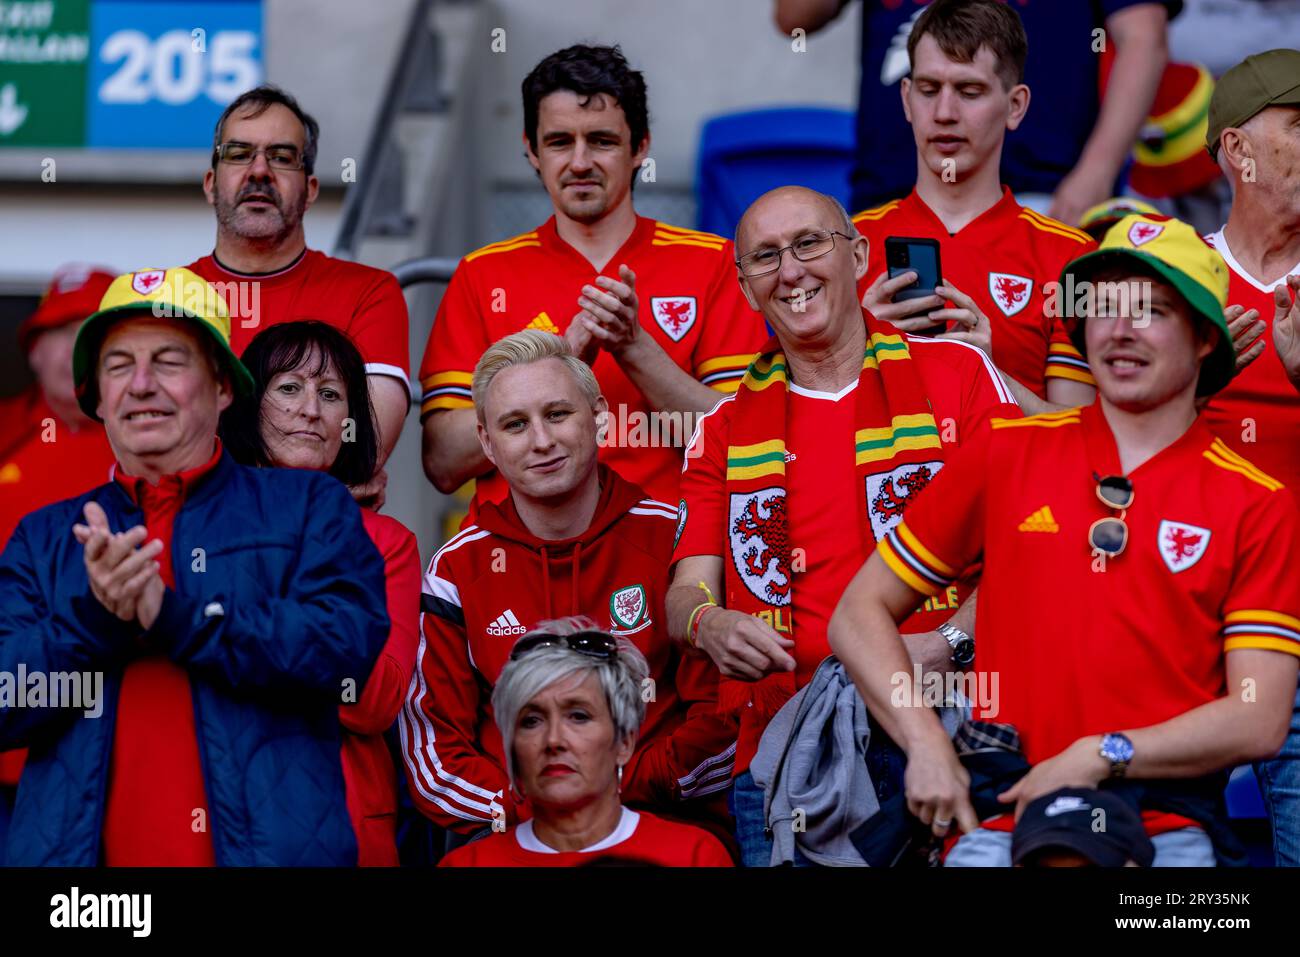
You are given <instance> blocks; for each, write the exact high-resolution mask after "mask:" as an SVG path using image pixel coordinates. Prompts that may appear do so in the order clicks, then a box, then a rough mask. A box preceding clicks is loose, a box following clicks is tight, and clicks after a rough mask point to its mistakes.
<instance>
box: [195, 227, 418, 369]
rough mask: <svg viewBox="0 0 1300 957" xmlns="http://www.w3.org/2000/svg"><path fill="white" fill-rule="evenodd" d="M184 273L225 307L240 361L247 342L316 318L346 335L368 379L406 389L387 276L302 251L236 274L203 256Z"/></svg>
mask: <svg viewBox="0 0 1300 957" xmlns="http://www.w3.org/2000/svg"><path fill="white" fill-rule="evenodd" d="M188 268H189V269H191V270H193V271H194V272H196V273H197V274H198V275H200V276H202V277H203V278H204V279H206V280H207V281H208V282H210V283H212V284H213V285H215V286H216V287H217V289H218V290H220V292H221V293H222V295H223V297H224V298H225V300H226V305H227V306H228V307H229V308H230V316H231V319H230V340H231V341H230V346H231V348H232V349H234V350H235V354H236V355H243V352H244V350H245V349H246V348H247V347H248V344H249V343H250V342H251V341H252V340H253V337H254V336H255V335H257V334H258V333H259V332H261V331H262V330H263V329H265V328H266V327H267V326H273V325H276V324H277V323H281V322H293V321H295V320H298V319H319V320H320V321H321V322H326V323H329V324H330V325H331V326H334V327H335V328H336V329H340V330H341V331H343V332H346V333H347V334H348V336H349V337H350V338H351V339H352V342H353V344H354V345H355V346H356V347H357V349H358V350H359V351H360V352H361V358H362V359H364V360H365V362H366V372H367V373H368V374H370V375H387V376H392V377H393V378H395V379H400V380H401V381H402V382H403V383H404V384H407V385H408V386H409V383H410V376H409V373H408V370H409V369H410V362H411V358H410V349H411V347H410V329H409V325H408V320H407V315H406V300H405V299H404V298H402V290H401V287H400V286H398V285H397V280H396V279H394V278H393V274H392V273H390V272H386V271H384V270H382V269H375V268H373V267H372V266H363V265H362V264H361V263H355V262H351V261H349V260H346V259H335V258H334V257H332V256H326V255H325V254H324V253H322V252H319V251H318V250H315V249H307V250H304V251H303V254H302V255H301V256H299V257H298V258H297V259H295V260H294V261H293V262H292V263H290V264H289V265H288V266H286V267H284V268H283V269H280V270H277V271H276V272H272V273H240V272H235V271H233V270H230V269H227V268H226V267H225V266H223V265H221V263H219V262H217V258H216V256H215V255H211V256H204V257H203V258H202V259H199V260H197V261H195V262H193V263H190V265H189V267H188Z"/></svg>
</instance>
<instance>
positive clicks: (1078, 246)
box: [853, 186, 1097, 399]
mask: <svg viewBox="0 0 1300 957" xmlns="http://www.w3.org/2000/svg"><path fill="white" fill-rule="evenodd" d="M853 222H854V224H856V225H857V227H858V232H860V233H862V235H863V236H866V237H867V239H868V240H869V241H870V244H871V249H870V252H869V254H868V255H869V259H868V264H867V272H866V275H864V276H863V277H862V279H861V281H860V282H859V284H858V293H859V295H861V294H863V293H865V292H866V291H867V287H868V286H869V285H871V283H872V281H873V280H875V278H876V276H878V275H880V273H882V272H884V271H885V268H886V267H885V238H886V237H888V236H900V237H908V238H914V239H936V240H938V241H939V268H940V271H941V273H942V278H943V280H944V281H945V282H947V283H950V284H952V285H953V286H956V287H957V288H958V289H960V290H961V291H962V292H964V293H965V294H966V295H968V296H970V297H971V298H972V299H974V300H975V302H976V303H977V304H978V305H979V307H980V309H981V310H983V312H984V314H985V315H986V316H988V317H989V322H990V323H991V324H992V327H993V361H994V363H995V364H996V365H997V367H998V368H999V369H1001V370H1002V371H1003V372H1005V373H1006V374H1007V375H1009V376H1011V378H1013V379H1016V380H1017V381H1019V382H1020V383H1021V384H1022V385H1024V386H1026V387H1027V388H1028V389H1029V390H1030V391H1032V392H1033V393H1034V394H1035V395H1037V396H1038V397H1039V398H1040V399H1045V398H1046V397H1047V380H1048V379H1051V378H1061V379H1071V380H1073V381H1075V382H1083V383H1086V384H1087V385H1094V384H1095V383H1094V382H1093V379H1092V373H1091V372H1089V371H1088V363H1087V362H1086V361H1085V360H1084V358H1083V356H1081V355H1079V351H1078V350H1077V349H1075V348H1074V346H1073V345H1072V344H1071V342H1070V337H1069V336H1068V335H1067V334H1066V331H1065V327H1064V326H1063V325H1062V323H1061V319H1060V317H1059V316H1057V317H1053V316H1049V315H1047V312H1048V311H1049V310H1048V309H1047V306H1046V304H1047V299H1046V294H1045V287H1046V286H1047V284H1048V283H1059V281H1060V278H1061V270H1062V268H1063V267H1064V266H1065V264H1066V263H1068V262H1069V261H1070V260H1072V259H1075V258H1077V257H1078V256H1082V255H1083V254H1084V253H1087V252H1091V251H1092V250H1094V249H1096V248H1097V244H1096V243H1095V242H1093V240H1092V238H1091V237H1089V236H1088V234H1087V233H1084V232H1081V231H1080V230H1077V229H1074V228H1072V227H1070V226H1067V225H1065V224H1064V223H1060V222H1057V221H1056V220H1054V219H1049V218H1048V217H1046V216H1043V215H1042V214H1040V213H1036V212H1034V211H1033V210H1032V209H1026V208H1024V207H1023V206H1021V205H1020V204H1019V203H1017V202H1016V200H1015V197H1014V196H1012V194H1011V190H1009V189H1007V188H1006V187H1005V186H1004V187H1003V188H1002V198H1001V199H1000V200H998V202H997V203H996V204H994V205H993V206H992V207H991V208H990V209H987V210H985V211H984V212H983V213H981V214H980V215H979V216H977V217H976V218H975V219H974V220H972V221H971V222H970V223H968V224H967V225H966V226H964V227H962V229H960V230H958V231H957V232H956V233H949V232H948V229H947V227H946V226H944V224H943V223H942V222H941V221H940V220H939V217H938V216H936V215H935V214H934V212H933V210H931V209H930V207H929V206H927V205H926V204H925V201H924V200H922V199H921V197H920V196H918V195H917V194H916V191H915V190H913V191H912V192H911V193H910V194H909V195H908V196H906V197H905V198H903V199H896V200H894V201H892V202H889V203H886V204H885V205H883V206H878V207H876V208H875V209H868V210H866V211H865V212H861V213H858V215H857V216H855V217H853ZM1061 301H1062V303H1063V302H1064V300H1061Z"/></svg>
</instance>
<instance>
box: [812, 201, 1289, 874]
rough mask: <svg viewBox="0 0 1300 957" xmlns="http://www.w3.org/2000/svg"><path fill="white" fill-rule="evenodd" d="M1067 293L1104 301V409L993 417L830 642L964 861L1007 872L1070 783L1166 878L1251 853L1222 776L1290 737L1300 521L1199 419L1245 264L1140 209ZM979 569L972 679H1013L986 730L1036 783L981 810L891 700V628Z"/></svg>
mask: <svg viewBox="0 0 1300 957" xmlns="http://www.w3.org/2000/svg"><path fill="white" fill-rule="evenodd" d="M1067 279H1070V280H1072V281H1073V282H1075V284H1076V286H1079V285H1083V284H1090V285H1093V286H1095V287H1096V289H1097V294H1096V295H1095V296H1094V297H1093V299H1092V301H1091V303H1090V304H1088V305H1087V306H1086V308H1085V310H1084V312H1085V316H1084V318H1082V319H1080V320H1079V321H1077V322H1076V323H1075V324H1074V326H1073V330H1072V333H1073V336H1074V340H1075V342H1076V344H1077V345H1078V346H1079V349H1080V351H1081V352H1083V353H1084V354H1086V355H1087V356H1088V361H1089V365H1090V366H1091V368H1092V370H1093V374H1094V376H1095V377H1096V379H1097V384H1098V388H1099V390H1100V396H1099V398H1098V400H1097V401H1096V402H1095V403H1094V404H1092V405H1090V406H1088V407H1086V408H1083V409H1070V410H1067V411H1064V412H1058V413H1051V414H1047V415H1039V416H1031V417H1029V418H1024V419H1015V420H998V419H994V420H993V422H992V427H991V429H989V430H988V431H986V432H985V433H983V434H982V435H981V436H979V437H978V438H977V439H976V441H974V442H973V443H971V444H970V446H969V447H968V448H967V449H964V450H963V451H962V453H961V454H960V455H959V456H957V457H956V458H955V459H954V460H953V462H952V464H951V465H949V467H948V468H946V469H945V470H944V472H943V474H942V475H940V476H939V478H938V480H937V481H936V482H935V483H934V485H933V486H932V487H931V488H930V489H929V490H928V491H927V492H926V495H925V496H924V497H923V498H922V499H921V500H920V501H919V502H917V503H916V505H915V506H913V507H912V508H911V509H909V510H908V513H907V515H906V516H905V519H904V521H903V523H902V524H900V525H899V526H898V527H897V528H895V529H893V531H892V532H891V533H890V535H889V536H888V537H887V538H886V539H885V540H884V541H882V542H881V543H880V548H879V549H878V550H877V551H876V554H875V555H874V556H872V558H871V559H870V560H869V561H868V562H867V563H866V565H865V566H864V567H863V568H862V570H861V571H860V572H859V573H858V575H857V577H856V578H855V579H854V580H853V583H852V584H851V585H850V586H849V589H848V590H847V591H846V592H845V593H844V597H843V598H842V599H841V601H840V604H839V607H838V608H837V609H836V612H835V617H834V619H833V620H832V622H831V629H830V634H831V647H832V648H833V649H834V651H835V653H836V654H837V655H838V656H839V657H840V660H841V661H843V662H844V665H845V667H846V668H847V669H848V670H849V673H850V674H851V675H852V676H853V679H854V682H855V683H856V685H857V687H858V690H859V691H860V692H861V694H862V697H863V699H864V701H865V702H866V704H867V707H868V708H869V709H870V710H871V713H872V714H873V715H874V716H875V718H876V720H878V721H879V722H880V723H881V724H882V725H884V726H885V728H886V729H887V730H888V731H889V733H890V735H891V736H893V737H894V739H895V740H897V741H898V742H899V743H900V744H901V745H902V747H903V749H904V750H905V751H906V752H907V773H906V792H907V798H908V805H909V808H910V809H911V810H912V811H913V813H915V814H916V815H917V816H918V817H919V818H920V819H921V820H922V821H923V822H924V823H926V824H928V825H931V827H932V829H933V832H934V833H935V834H936V835H938V836H945V835H948V834H949V831H950V829H951V828H952V825H953V824H954V823H958V824H960V827H961V830H962V831H964V832H966V833H964V834H963V835H962V836H961V837H960V839H959V840H957V841H956V843H955V845H954V846H953V847H952V848H951V851H950V852H949V855H948V858H947V863H948V864H949V865H950V866H951V865H962V866H1004V867H1005V866H1010V864H1011V860H1012V845H1013V833H1012V832H1013V829H1014V828H1015V826H1016V823H1017V821H1019V819H1020V817H1021V814H1022V812H1023V811H1024V810H1025V809H1026V807H1027V806H1029V805H1030V803H1031V802H1033V801H1035V800H1036V799H1038V798H1042V797H1045V796H1047V795H1052V794H1055V793H1056V792H1058V791H1060V790H1061V789H1070V788H1084V789H1097V788H1104V789H1106V790H1108V791H1111V792H1113V793H1115V794H1116V795H1117V796H1119V797H1122V798H1123V799H1124V800H1125V801H1126V802H1127V803H1128V804H1130V806H1132V807H1133V808H1134V809H1135V810H1138V811H1140V812H1141V814H1142V821H1143V823H1144V825H1145V829H1146V831H1147V833H1148V834H1149V835H1150V836H1151V841H1152V843H1153V844H1154V845H1155V865H1156V866H1175V865H1194V866H1204V865H1211V864H1213V863H1215V861H1216V859H1217V860H1219V861H1220V862H1228V861H1234V862H1237V863H1241V862H1242V860H1243V857H1244V855H1242V853H1241V848H1240V846H1239V845H1238V844H1237V842H1236V840H1235V838H1234V837H1233V835H1232V831H1231V828H1230V827H1229V826H1228V823H1227V820H1226V818H1227V812H1226V809H1225V808H1224V804H1223V789H1224V786H1225V784H1226V783H1227V775H1226V773H1224V771H1225V769H1228V768H1231V767H1233V766H1234V765H1237V764H1241V763H1243V762H1247V761H1251V760H1257V759H1262V758H1267V757H1270V756H1272V755H1273V754H1275V753H1276V752H1277V750H1278V748H1279V747H1280V746H1281V745H1282V742H1283V739H1284V738H1285V737H1286V733H1287V726H1288V724H1289V720H1290V717H1291V706H1292V701H1293V699H1294V697H1295V688H1296V665H1297V656H1300V579H1297V577H1296V576H1295V574H1294V573H1293V570H1292V569H1291V567H1290V565H1289V563H1288V562H1287V561H1284V560H1281V558H1280V557H1281V556H1291V555H1294V554H1296V550H1297V548H1300V515H1298V514H1297V511H1296V508H1295V504H1294V502H1293V500H1292V497H1291V495H1290V493H1289V492H1288V491H1287V490H1286V489H1285V488H1284V487H1283V485H1282V483H1281V482H1279V481H1277V480H1276V479H1274V478H1272V477H1271V476H1269V475H1266V474H1265V473H1263V472H1261V471H1260V470H1259V469H1257V468H1256V467H1255V466H1254V465H1252V464H1251V463H1250V462H1248V461H1247V460H1245V459H1243V458H1242V457H1241V456H1239V455H1237V454H1236V453H1235V452H1233V451H1231V450H1230V449H1229V448H1228V447H1227V446H1226V445H1225V444H1224V443H1223V442H1222V441H1221V440H1219V439H1217V438H1216V437H1215V436H1214V435H1213V433H1212V432H1211V431H1210V430H1209V428H1208V427H1207V426H1206V424H1205V422H1204V421H1203V420H1201V419H1199V418H1198V417H1197V411H1196V400H1197V398H1198V397H1200V396H1208V395H1213V394H1215V393H1217V392H1218V391H1219V390H1220V389H1222V388H1223V387H1224V386H1225V385H1226V384H1227V383H1228V381H1229V379H1231V377H1232V374H1233V370H1234V366H1235V352H1234V350H1233V346H1232V340H1231V337H1230V335H1229V333H1228V327H1227V325H1226V322H1225V319H1224V315H1223V311H1224V302H1225V299H1226V297H1227V292H1228V272H1227V268H1226V267H1225V265H1224V262H1223V258H1222V257H1221V256H1220V255H1219V254H1218V253H1216V252H1215V251H1214V250H1213V249H1211V248H1210V247H1209V246H1208V245H1207V244H1206V243H1205V242H1203V241H1202V240H1201V238H1200V237H1199V236H1197V235H1196V232H1195V231H1194V230H1193V229H1192V228H1191V227H1190V226H1188V225H1186V224H1185V223H1181V222H1179V221H1177V220H1171V219H1164V218H1161V217H1155V216H1129V217H1126V218H1125V219H1122V220H1120V222H1119V223H1118V224H1116V225H1115V226H1114V227H1113V228H1112V229H1111V230H1110V232H1109V233H1107V235H1106V238H1105V239H1104V241H1103V242H1102V245H1101V248H1100V249H1099V250H1098V251H1096V252H1094V253H1091V254H1089V255H1086V256H1083V257H1080V258H1079V259H1077V260H1075V261H1074V262H1072V263H1070V264H1069V265H1068V266H1067V267H1066V270H1065V274H1064V275H1063V276H1062V281H1063V282H1064V281H1066V280H1067ZM1102 284H1109V290H1106V289H1105V288H1104V287H1103V286H1102ZM1125 289H1128V290H1131V291H1133V292H1134V293H1135V294H1133V295H1129V296H1127V297H1125V296H1124V295H1122V294H1121V292H1122V290H1125ZM980 561H982V562H983V565H984V574H983V577H982V578H981V581H980V594H979V609H978V615H977V618H976V624H977V627H978V634H979V636H980V641H979V649H978V651H977V652H976V655H975V667H976V668H977V669H978V670H979V671H980V672H990V673H995V674H998V675H999V676H1000V691H1001V701H1000V708H999V711H998V715H997V718H998V721H999V722H1002V723H1003V725H1002V726H1001V727H994V728H992V729H989V728H985V729H984V731H985V737H997V738H1000V739H1001V740H1003V741H1007V742H1013V741H1014V742H1017V745H1016V747H1015V748H1013V749H1012V750H1018V751H1020V752H1021V756H1022V758H1023V762H1022V767H1021V773H1022V774H1023V777H1020V778H1019V779H1018V780H1016V779H1015V778H1014V777H1011V776H1007V777H1004V781H1005V783H1006V784H1007V785H1008V786H1006V787H1005V788H997V789H995V790H996V791H997V792H1000V793H997V794H996V796H994V797H985V798H984V799H983V800H982V801H981V802H980V806H975V807H973V806H972V803H971V796H970V794H968V788H969V785H970V783H971V779H970V776H969V775H968V773H967V770H966V769H965V767H964V766H963V764H962V763H961V761H959V759H958V757H957V754H956V752H955V751H954V748H953V743H952V742H951V741H950V740H949V738H948V735H947V734H946V733H944V731H943V730H942V727H941V725H940V723H939V720H938V717H937V716H936V715H935V713H934V712H932V711H931V710H930V709H929V708H928V707H925V706H920V707H904V706H900V705H899V704H898V703H897V702H896V700H895V699H894V697H893V694H894V690H895V688H896V687H897V684H898V675H899V674H900V673H906V672H907V671H908V670H909V669H910V665H911V662H910V661H909V660H908V659H909V656H908V648H907V646H906V645H905V644H904V642H903V641H901V640H900V637H899V634H898V628H897V626H896V625H895V622H897V621H902V620H903V619H904V618H905V617H906V616H907V614H908V613H909V612H910V610H911V609H912V608H913V607H915V604H916V602H917V601H919V600H921V599H922V598H923V597H924V596H926V595H931V594H934V593H935V592H936V591H938V590H940V589H942V588H944V587H945V586H946V585H947V584H948V582H949V581H950V580H951V579H952V578H953V577H954V576H955V575H956V574H957V571H956V570H959V569H962V568H965V567H967V566H969V565H970V564H971V563H974V562H980ZM918 700H919V698H918ZM1012 781H1015V783H1014V785H1012ZM971 793H974V792H971ZM1062 796H1063V795H1062ZM1073 796H1074V797H1077V795H1073ZM1031 819H1032V816H1031ZM977 825H978V826H977ZM1031 827H1032V825H1031ZM955 834H956V832H955V831H954V832H953V835H954V836H955Z"/></svg>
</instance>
